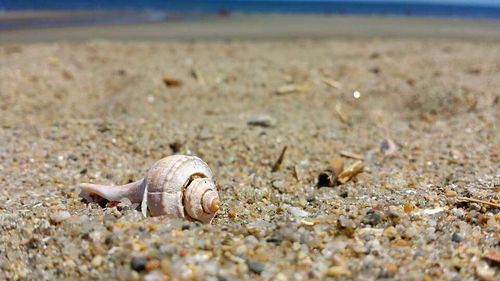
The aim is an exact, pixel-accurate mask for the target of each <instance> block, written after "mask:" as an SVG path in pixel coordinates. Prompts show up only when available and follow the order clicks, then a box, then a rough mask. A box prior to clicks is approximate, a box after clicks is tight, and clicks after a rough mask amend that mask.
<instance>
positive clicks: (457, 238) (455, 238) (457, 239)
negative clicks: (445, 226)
mask: <svg viewBox="0 0 500 281" xmlns="http://www.w3.org/2000/svg"><path fill="white" fill-rule="evenodd" d="M451 241H453V242H462V241H464V236H463V235H462V234H460V233H457V232H454V233H453V234H452V235H451Z"/></svg>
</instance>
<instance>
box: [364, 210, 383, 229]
mask: <svg viewBox="0 0 500 281" xmlns="http://www.w3.org/2000/svg"><path fill="white" fill-rule="evenodd" d="M380 221H382V214H380V212H377V211H368V212H367V213H366V215H365V217H364V218H363V221H362V222H363V223H365V224H369V225H371V226H375V225H377V224H379V223H380Z"/></svg>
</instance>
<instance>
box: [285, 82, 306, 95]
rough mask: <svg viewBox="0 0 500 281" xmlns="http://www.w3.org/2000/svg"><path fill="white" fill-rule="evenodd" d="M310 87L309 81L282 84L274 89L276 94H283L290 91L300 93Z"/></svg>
mask: <svg viewBox="0 0 500 281" xmlns="http://www.w3.org/2000/svg"><path fill="white" fill-rule="evenodd" d="M311 89H312V85H311V84H309V83H304V84H289V85H283V86H281V87H279V88H278V89H277V90H276V94H278V95H285V94H291V93H302V92H306V91H309V90H311Z"/></svg>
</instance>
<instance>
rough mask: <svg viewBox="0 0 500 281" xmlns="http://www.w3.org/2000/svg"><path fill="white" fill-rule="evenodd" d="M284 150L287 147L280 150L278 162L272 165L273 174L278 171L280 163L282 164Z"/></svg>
mask: <svg viewBox="0 0 500 281" xmlns="http://www.w3.org/2000/svg"><path fill="white" fill-rule="evenodd" d="M286 149H287V146H286V145H285V146H284V147H283V149H282V150H281V153H280V156H279V157H278V160H276V162H274V165H273V168H272V170H271V172H273V173H274V172H277V171H278V170H279V169H280V167H281V163H282V162H283V158H285V152H286Z"/></svg>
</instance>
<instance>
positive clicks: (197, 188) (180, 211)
mask: <svg viewBox="0 0 500 281" xmlns="http://www.w3.org/2000/svg"><path fill="white" fill-rule="evenodd" d="M80 187H81V188H82V192H81V193H80V196H81V197H83V198H85V199H87V200H88V199H89V198H93V197H95V196H97V197H101V198H104V199H107V200H110V201H119V200H121V199H122V198H124V197H125V198H128V199H130V201H131V202H141V201H142V204H141V209H142V213H143V214H144V216H147V214H148V213H149V214H150V215H151V216H168V217H175V218H183V219H192V220H198V221H201V222H203V223H210V222H211V221H212V219H213V218H214V217H215V215H216V213H217V211H218V210H219V194H218V192H217V188H216V187H215V184H214V182H213V180H212V171H211V170H210V168H209V167H208V165H207V164H206V163H205V162H203V160H201V159H200V158H198V157H196V156H186V155H172V156H168V157H165V158H163V159H161V160H159V161H157V162H156V163H154V164H153V166H152V167H151V168H150V169H149V170H148V171H147V172H146V175H145V176H144V178H143V179H140V180H138V181H136V182H133V183H130V184H126V185H122V186H108V185H98V184H88V183H84V184H81V185H80Z"/></svg>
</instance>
